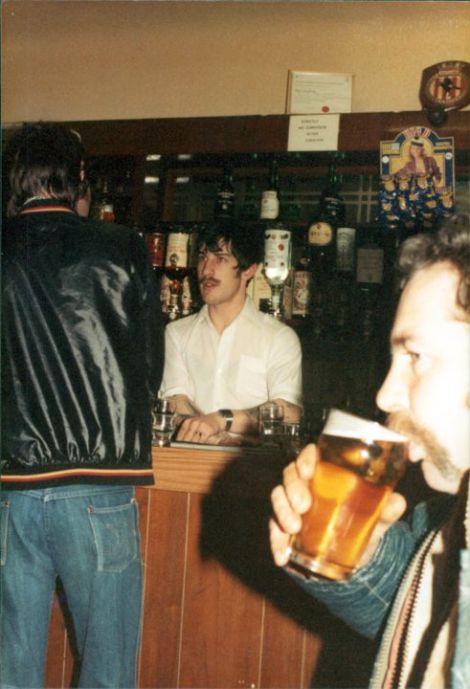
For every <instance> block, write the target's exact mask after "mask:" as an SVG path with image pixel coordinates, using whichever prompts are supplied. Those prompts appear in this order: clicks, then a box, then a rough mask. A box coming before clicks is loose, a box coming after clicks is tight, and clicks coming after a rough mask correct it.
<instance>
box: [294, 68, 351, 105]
mask: <svg viewBox="0 0 470 689" xmlns="http://www.w3.org/2000/svg"><path fill="white" fill-rule="evenodd" d="M352 83H353V75H352V74H334V73H330V72H297V71H295V70H289V73H288V82H287V101H286V112H287V114H291V115H303V114H313V113H319V114H320V113H321V114H327V113H342V112H351V103H352Z"/></svg>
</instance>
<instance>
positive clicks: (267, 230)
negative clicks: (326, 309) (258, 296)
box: [260, 158, 292, 319]
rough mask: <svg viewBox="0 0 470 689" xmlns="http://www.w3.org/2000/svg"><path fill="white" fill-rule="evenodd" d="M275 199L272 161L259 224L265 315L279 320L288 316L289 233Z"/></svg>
mask: <svg viewBox="0 0 470 689" xmlns="http://www.w3.org/2000/svg"><path fill="white" fill-rule="evenodd" d="M279 196H280V192H279V167H278V162H277V160H276V158H273V160H272V162H271V170H270V175H269V184H268V188H266V189H265V190H264V191H263V192H262V195H261V208H260V220H261V223H262V225H263V228H264V262H263V273H264V277H265V278H266V281H267V283H268V284H269V286H270V288H271V300H270V307H269V313H270V314H271V315H272V316H274V317H275V318H281V319H282V318H285V317H287V316H288V314H286V313H285V306H284V286H285V284H286V282H287V281H288V280H289V277H291V267H292V233H291V231H290V230H289V228H288V227H287V225H285V224H284V223H283V222H282V221H281V218H280V215H281V202H280V198H279ZM286 297H287V295H286ZM289 311H290V304H289V305H288V312H289Z"/></svg>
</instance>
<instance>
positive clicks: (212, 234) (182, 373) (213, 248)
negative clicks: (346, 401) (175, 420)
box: [160, 223, 302, 444]
mask: <svg viewBox="0 0 470 689" xmlns="http://www.w3.org/2000/svg"><path fill="white" fill-rule="evenodd" d="M262 259H263V249H262V237H260V236H258V233H256V232H253V231H251V229H250V230H247V229H246V228H245V227H243V226H241V225H238V224H236V223H230V224H217V225H214V226H211V227H209V228H208V229H207V230H206V232H205V233H204V234H203V235H202V236H201V237H200V238H199V254H198V265H197V274H198V281H199V288H200V291H201V296H202V299H203V301H204V306H203V307H202V309H201V310H200V311H199V312H198V313H196V314H193V315H191V316H187V317H186V318H182V319H181V320H178V321H175V322H174V323H171V324H169V325H167V327H166V336H165V369H164V374H163V382H162V387H161V390H160V395H161V396H163V397H171V398H173V399H174V400H175V401H176V409H177V411H178V413H180V414H182V415H187V416H188V418H186V419H185V420H184V421H183V423H182V424H181V425H180V427H179V430H178V433H177V440H183V441H187V442H193V443H209V444H221V443H225V442H226V441H227V437H228V436H227V434H228V432H229V431H230V433H231V434H233V435H235V436H238V437H239V438H247V437H250V436H253V435H256V434H257V429H258V408H259V407H260V406H261V405H262V404H264V403H265V402H267V401H268V400H269V401H274V402H276V403H277V404H279V405H281V406H282V407H283V408H284V421H287V422H296V421H299V420H300V417H301V413H302V407H301V404H302V400H301V396H302V354H301V347H300V342H299V338H298V337H297V334H296V333H295V332H294V330H293V329H292V328H290V327H288V326H287V325H285V324H284V323H281V322H280V321H279V320H277V319H276V318H274V317H272V316H269V315H267V314H264V313H261V312H260V311H258V309H257V308H256V306H255V305H254V304H253V302H252V300H251V299H250V297H249V296H248V295H247V293H246V290H247V285H248V283H249V281H250V280H251V279H252V277H253V276H254V274H255V272H256V267H257V264H258V263H260V262H261V261H262ZM232 437H233V436H232Z"/></svg>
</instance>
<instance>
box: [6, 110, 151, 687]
mask: <svg viewBox="0 0 470 689" xmlns="http://www.w3.org/2000/svg"><path fill="white" fill-rule="evenodd" d="M9 152H10V154H11V165H10V175H9V180H10V192H11V195H10V201H9V205H8V215H9V216H10V218H11V219H10V220H9V222H8V224H7V226H6V228H5V230H4V232H3V271H2V272H3V274H2V316H3V329H2V455H1V461H2V471H1V480H2V491H1V499H2V561H1V601H0V604H1V612H2V614H1V638H0V648H1V662H0V685H1V687H35V688H37V687H40V686H43V683H44V662H45V654H46V648H47V637H48V623H49V614H50V606H51V600H52V595H53V592H54V589H55V581H56V577H60V579H61V581H62V584H63V588H64V591H65V597H66V600H67V605H68V608H69V610H70V612H71V616H72V619H73V627H74V637H75V641H76V646H77V649H78V652H79V661H80V680H79V686H80V687H98V686H100V687H109V688H112V689H116V688H118V687H126V688H127V687H133V686H135V681H136V677H135V674H136V657H137V652H138V642H139V632H140V614H141V604H142V572H141V564H142V563H141V557H140V542H139V529H138V514H137V503H136V500H135V497H134V486H135V485H137V484H142V485H148V484H152V483H153V472H152V465H151V416H150V414H151V402H152V397H153V394H154V393H155V391H156V390H157V389H158V386H159V384H160V381H161V373H162V369H163V326H162V322H161V317H160V316H159V312H158V305H157V304H158V302H157V298H156V293H155V286H154V279H153V276H152V272H151V267H150V264H149V260H148V256H147V251H146V247H145V244H144V242H143V240H142V239H141V238H140V237H139V236H138V234H137V233H136V232H134V231H133V230H130V229H128V228H126V227H122V226H118V225H113V224H110V223H102V222H99V221H92V220H88V219H85V218H84V217H79V215H82V216H85V215H86V214H87V210H88V206H89V201H90V197H89V189H88V186H87V183H86V178H85V164H84V151H83V148H82V145H81V143H80V140H79V137H78V135H77V134H76V133H75V132H72V131H70V130H68V129H66V128H65V127H64V126H62V125H58V124H52V123H39V124H30V125H25V126H24V127H23V128H22V129H21V131H20V132H18V133H16V134H15V135H13V140H12V141H11V143H10V146H9ZM7 157H8V156H7Z"/></svg>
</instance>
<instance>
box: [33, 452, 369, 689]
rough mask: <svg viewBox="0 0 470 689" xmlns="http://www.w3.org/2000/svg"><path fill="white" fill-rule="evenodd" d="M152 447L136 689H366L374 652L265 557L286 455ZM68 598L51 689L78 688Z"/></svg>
mask: <svg viewBox="0 0 470 689" xmlns="http://www.w3.org/2000/svg"><path fill="white" fill-rule="evenodd" d="M177 445H178V446H176V447H171V448H154V451H153V462H154V468H155V478H156V484H155V486H153V487H151V488H138V489H137V499H138V501H139V505H140V528H141V537H142V554H143V561H144V577H145V578H144V582H145V584H144V585H145V588H144V614H143V629H142V647H141V653H140V657H139V670H138V686H139V687H141V688H144V687H148V688H157V687H161V688H165V689H170V688H173V687H175V688H176V687H187V688H189V687H200V688H206V689H209V688H214V689H223V688H234V689H235V688H240V687H248V688H253V689H254V688H255V687H260V688H262V687H266V688H271V689H274V688H278V687H279V688H281V687H292V688H296V687H299V688H301V687H310V686H312V687H335V688H338V687H360V686H365V685H366V684H367V677H368V674H369V671H370V665H371V662H372V657H373V648H372V645H371V644H370V643H367V642H365V641H364V640H362V639H359V637H357V636H356V635H355V634H354V633H353V632H351V631H350V630H348V629H347V628H346V627H345V626H344V625H342V624H341V623H340V622H338V621H337V620H335V619H334V618H333V617H331V616H330V615H329V613H327V612H326V611H325V609H324V608H323V607H322V606H320V605H319V604H317V603H315V602H314V601H313V600H312V599H310V598H309V597H308V596H306V595H305V594H304V593H303V592H302V591H301V590H300V589H299V588H298V587H297V586H296V585H295V584H294V583H293V582H292V581H291V580H290V579H289V577H287V576H286V575H285V573H284V572H283V571H281V570H280V569H279V568H277V567H275V566H274V565H273V563H272V559H271V556H270V551H269V539H268V519H269V515H270V500H269V498H270V493H271V489H272V487H273V486H274V485H275V484H276V483H278V482H279V480H280V477H281V474H282V468H283V466H284V465H285V463H286V462H287V461H288V460H289V457H288V455H287V453H285V452H283V453H281V452H280V451H278V450H271V449H268V448H253V449H246V448H237V449H235V448H234V449H224V450H222V449H215V448H210V449H207V448H206V449H202V448H198V447H196V446H190V447H184V446H181V445H182V444H177ZM60 601H61V595H60V592H59V593H58V596H57V597H56V599H55V601H54V605H53V611H52V619H51V629H50V637H49V651H48V663H47V672H46V686H47V687H67V686H71V683H72V686H73V652H72V650H71V648H70V644H69V641H68V636H67V631H66V630H67V626H68V625H67V614H66V611H64V613H62V608H64V605H63V604H61V602H60Z"/></svg>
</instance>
